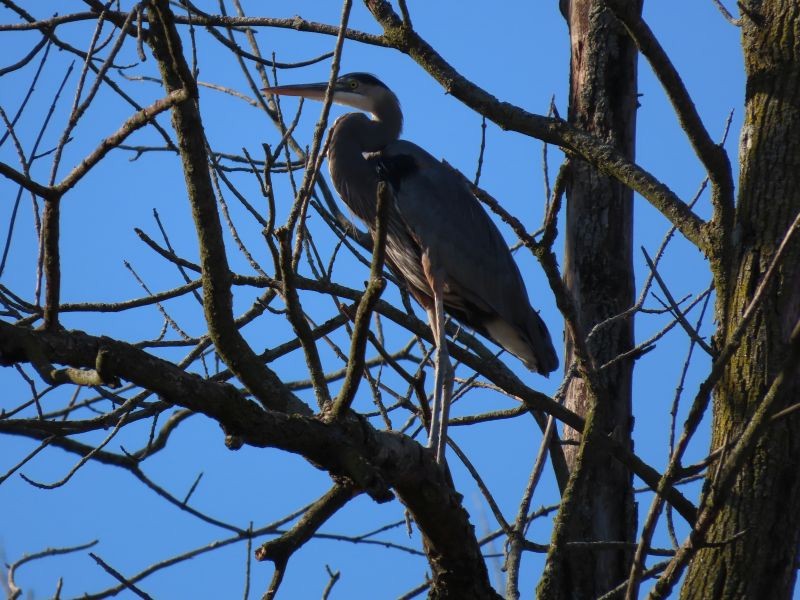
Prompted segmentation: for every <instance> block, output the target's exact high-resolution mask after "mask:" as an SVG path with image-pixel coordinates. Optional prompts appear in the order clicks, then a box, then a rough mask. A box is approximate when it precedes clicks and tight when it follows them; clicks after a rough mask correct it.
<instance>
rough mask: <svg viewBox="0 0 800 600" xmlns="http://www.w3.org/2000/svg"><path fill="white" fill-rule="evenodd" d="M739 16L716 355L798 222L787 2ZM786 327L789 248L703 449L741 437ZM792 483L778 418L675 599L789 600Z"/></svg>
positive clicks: (798, 287)
mask: <svg viewBox="0 0 800 600" xmlns="http://www.w3.org/2000/svg"><path fill="white" fill-rule="evenodd" d="M742 6H743V11H745V12H744V14H743V15H742V44H743V49H744V57H745V66H746V73H747V92H746V99H745V102H746V107H745V122H744V127H743V129H742V137H741V145H740V154H741V156H740V162H741V171H740V185H739V198H738V206H737V214H736V227H735V229H734V235H733V239H734V240H735V244H736V247H735V248H734V249H733V250H732V260H731V265H732V267H731V270H730V272H728V273H724V272H723V273H719V274H718V277H727V278H728V281H723V282H720V284H721V285H718V286H717V289H718V290H730V292H729V293H728V294H727V297H719V298H718V299H717V303H718V304H717V318H718V321H719V322H720V323H721V325H720V330H719V333H718V334H717V338H718V339H717V344H718V346H719V347H722V346H723V345H724V344H725V342H726V341H727V340H728V339H729V336H730V334H731V333H732V331H733V330H734V328H735V327H736V324H737V322H738V320H739V318H740V317H741V315H742V312H743V311H744V309H745V307H746V306H747V305H748V303H749V302H750V300H751V299H752V297H753V292H754V290H755V288H756V286H757V285H758V283H759V281H760V280H761V278H762V277H763V275H764V272H765V271H766V269H767V267H768V265H769V264H770V261H771V260H772V257H773V255H774V254H775V251H776V249H777V247H778V245H779V244H780V242H781V240H782V239H783V238H784V235H785V233H786V230H787V229H788V227H789V225H790V224H791V223H792V221H793V220H794V218H795V216H796V215H797V213H798V212H800V10H798V5H797V0H763V1H755V0H749V1H746V2H744V4H743V5H742ZM725 283H729V285H725ZM798 318H800V243H798V242H797V241H796V240H795V241H794V242H793V243H792V244H791V246H790V247H789V251H788V254H787V255H786V257H785V258H784V260H783V261H782V266H781V267H780V272H779V274H778V276H777V278H776V284H775V285H774V286H773V287H772V289H771V290H769V292H768V293H767V295H766V298H765V299H764V301H763V303H762V308H761V310H760V312H759V314H757V315H756V316H755V318H754V319H753V320H752V322H751V325H750V327H749V329H748V331H747V333H746V334H745V337H744V341H743V343H742V345H741V347H740V348H739V350H738V351H737V352H736V354H735V356H734V357H733V358H732V360H731V362H730V364H729V366H728V368H727V371H726V373H725V376H724V378H723V380H722V381H721V382H720V385H719V386H718V388H717V391H716V395H715V398H714V409H713V411H714V412H713V425H712V427H713V432H712V448H718V447H720V446H722V445H723V444H724V443H725V441H726V440H727V441H728V442H732V441H735V440H736V439H737V436H739V435H740V434H741V432H742V430H743V429H744V427H745V426H746V424H747V423H748V420H749V419H750V417H751V416H752V415H753V413H754V411H755V409H756V408H757V407H758V405H759V403H760V402H761V400H762V398H763V396H764V393H765V391H766V390H767V388H768V387H769V385H770V383H771V382H772V380H773V378H774V377H775V375H776V373H777V371H778V369H779V367H780V365H781V362H782V361H783V360H784V359H785V358H786V356H787V350H788V347H787V341H788V339H789V335H790V333H791V331H792V328H793V327H794V325H795V323H796V322H797V321H798ZM796 373H797V372H796ZM787 387H788V389H787V391H786V393H785V394H784V395H783V397H782V398H780V399H779V406H778V407H777V409H778V410H780V409H781V408H782V407H784V406H786V405H787V404H790V403H794V402H797V399H798V397H800V373H797V374H796V375H795V377H794V380H793V381H791V382H790V383H789V385H788V386H787ZM796 414H797V413H795V415H796ZM712 471H713V469H712ZM798 472H800V419H798V417H797V416H789V417H786V418H783V419H781V420H779V421H777V422H775V423H773V424H772V425H770V428H769V429H768V431H767V433H766V435H765V436H764V437H763V438H762V439H761V440H760V442H759V444H758V445H757V446H756V449H755V451H754V452H753V453H752V454H751V455H750V458H749V460H748V461H747V462H746V463H745V465H744V467H743V469H742V472H741V473H740V474H739V477H738V479H737V481H736V484H735V486H734V488H733V490H732V492H731V493H730V495H729V496H728V498H727V499H726V502H725V504H724V506H723V507H722V509H721V511H720V514H719V516H718V517H717V520H716V521H715V523H714V525H712V527H711V529H710V531H709V533H708V535H707V536H706V539H707V540H709V541H716V542H721V541H724V540H727V539H730V538H731V537H733V536H734V535H736V534H741V537H738V538H737V539H736V540H735V541H734V542H732V543H729V544H725V545H723V546H722V547H718V548H713V549H711V548H709V549H705V550H701V551H700V552H699V553H698V554H697V556H696V558H695V560H694V561H693V562H692V564H691V566H690V568H689V571H688V574H687V578H686V582H685V584H684V586H683V589H682V593H681V597H682V598H702V599H704V600H705V599H708V598H770V599H771V600H775V599H780V598H787V599H788V598H792V595H793V589H794V582H795V573H796V568H797V558H798V557H797V546H798V541H800V538H799V536H798V532H800V510H798V506H800V477H798Z"/></svg>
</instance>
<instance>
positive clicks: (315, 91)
mask: <svg viewBox="0 0 800 600" xmlns="http://www.w3.org/2000/svg"><path fill="white" fill-rule="evenodd" d="M327 89H328V84H327V83H301V84H297V85H277V86H275V87H267V88H262V90H261V91H262V92H264V93H265V94H271V95H274V96H302V97H303V98H310V99H312V100H324V99H325V90H327Z"/></svg>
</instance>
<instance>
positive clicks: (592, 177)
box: [562, 0, 641, 598]
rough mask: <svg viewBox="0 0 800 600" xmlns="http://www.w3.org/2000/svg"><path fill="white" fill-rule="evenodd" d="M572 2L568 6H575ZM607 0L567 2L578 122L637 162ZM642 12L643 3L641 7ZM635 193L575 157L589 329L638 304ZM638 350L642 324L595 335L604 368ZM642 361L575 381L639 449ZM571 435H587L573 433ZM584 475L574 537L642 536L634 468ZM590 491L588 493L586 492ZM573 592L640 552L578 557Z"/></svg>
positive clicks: (583, 405)
mask: <svg viewBox="0 0 800 600" xmlns="http://www.w3.org/2000/svg"><path fill="white" fill-rule="evenodd" d="M565 4H566V6H565ZM602 6H603V2H600V1H598V0H572V1H571V2H568V3H562V8H564V9H566V10H565V17H566V18H567V21H568V23H569V30H570V43H571V64H570V105H569V121H570V123H571V124H573V125H575V126H577V127H579V128H581V129H583V130H585V131H587V132H589V133H591V134H593V135H595V136H597V137H598V138H600V139H602V140H604V141H606V142H607V143H609V144H611V145H613V146H614V147H615V148H616V149H617V150H619V151H620V152H621V153H623V154H624V155H625V156H626V157H627V158H629V159H630V160H631V161H632V160H633V157H634V144H635V139H634V138H635V124H636V107H637V96H636V94H637V86H636V71H637V69H636V63H637V51H636V48H635V46H634V44H633V42H632V41H631V40H630V38H629V37H628V35H627V34H626V32H625V30H624V28H623V27H622V26H621V25H620V24H619V23H618V22H617V21H616V20H615V19H614V17H613V16H611V14H610V13H609V12H608V11H607V10H606V9H604V8H602ZM638 10H641V3H639V5H638ZM632 240H633V194H632V192H631V191H630V189H628V188H626V187H625V186H624V185H622V184H621V183H620V182H619V181H617V180H616V179H613V178H611V177H609V176H607V175H604V174H601V173H600V172H599V171H598V170H597V169H595V168H594V167H593V166H591V165H589V164H588V163H586V162H584V161H580V160H576V161H573V163H572V165H571V173H570V177H569V178H568V183H567V227H566V252H565V260H564V278H565V282H566V284H567V286H568V288H569V289H570V291H571V292H572V295H573V298H574V300H575V303H576V306H577V308H578V319H579V326H580V330H581V331H582V332H583V333H584V334H587V333H588V332H589V331H591V330H592V328H593V327H594V326H595V325H597V324H598V323H601V322H603V321H605V320H607V319H609V318H610V317H612V316H614V315H617V314H619V313H621V312H623V311H624V310H626V309H627V308H629V307H630V306H631V305H632V304H633V302H634V278H633V264H632ZM632 347H633V321H632V319H626V320H620V321H617V322H616V323H614V324H612V325H610V326H606V327H604V328H602V329H600V330H598V332H597V333H596V334H595V335H594V336H593V338H592V340H591V343H590V344H589V350H590V352H591V354H592V356H593V357H594V360H595V364H596V366H599V365H602V364H604V363H605V362H607V361H609V360H611V359H612V358H614V357H615V356H617V355H618V354H620V353H622V352H625V351H627V350H630V349H631V348H632ZM566 354H567V358H566V360H565V364H567V365H568V364H570V362H571V361H572V360H573V357H574V348H573V340H571V339H570V338H569V337H568V338H567V340H566ZM632 370H633V363H632V361H621V362H619V363H617V364H616V365H615V366H613V367H611V368H609V369H606V370H604V371H602V372H600V373H599V375H598V382H599V384H600V389H599V390H598V391H599V397H597V398H595V397H593V396H592V394H591V393H590V391H589V389H588V387H587V386H586V384H585V381H583V380H582V379H575V380H574V381H573V382H572V384H571V386H570V388H569V391H568V394H567V398H566V404H567V406H568V407H569V408H571V409H572V410H573V411H575V412H577V413H578V414H581V415H586V414H588V412H589V411H590V410H591V408H592V406H593V405H596V407H595V410H596V415H595V419H596V426H597V428H598V430H599V433H600V434H601V435H604V436H611V437H614V438H615V439H616V440H617V441H618V442H620V443H622V444H624V445H626V446H627V447H631V441H630V440H631V437H630V436H631V428H632V420H631V374H632ZM564 437H565V439H571V440H578V439H579V438H580V435H579V434H578V432H576V431H575V430H573V429H571V428H569V427H567V428H566V429H565V432H564ZM565 453H566V456H567V461H568V463H569V464H570V465H571V467H572V468H576V466H577V464H578V461H579V460H581V459H579V457H578V453H579V446H577V445H574V446H567V447H566V449H565ZM582 463H583V466H582V467H581V468H583V469H586V470H587V472H586V473H584V474H583V477H585V478H586V479H587V480H588V481H591V482H592V485H591V486H590V487H591V493H590V494H589V495H588V496H587V497H586V498H585V499H584V500H582V501H581V502H580V510H579V511H578V512H579V513H580V515H582V516H580V515H579V516H577V517H576V518H575V519H573V525H572V527H571V530H572V531H571V534H570V536H569V537H570V538H571V539H573V540H576V541H577V540H584V541H599V540H609V541H621V540H633V538H634V535H635V532H636V515H635V506H634V502H633V495H632V479H631V473H630V471H629V470H628V469H627V468H625V467H624V466H623V465H621V464H619V463H617V462H614V461H607V460H603V459H602V458H601V457H595V458H591V457H583V458H582ZM585 489H587V488H585ZM566 560H567V561H568V562H569V564H570V565H569V568H568V569H567V570H565V571H564V576H565V577H564V585H565V586H567V587H566V588H565V589H571V590H572V592H573V593H574V594H577V597H582V598H589V597H597V596H599V595H602V594H603V593H604V592H606V591H608V590H609V589H610V588H612V587H613V586H614V585H616V584H617V583H619V582H620V581H621V580H622V579H623V578H624V577H625V576H626V575H627V572H628V569H629V565H630V560H631V554H630V553H629V552H627V551H621V550H603V551H593V552H588V551H586V552H583V551H582V552H573V551H571V552H569V553H568V554H567V555H566Z"/></svg>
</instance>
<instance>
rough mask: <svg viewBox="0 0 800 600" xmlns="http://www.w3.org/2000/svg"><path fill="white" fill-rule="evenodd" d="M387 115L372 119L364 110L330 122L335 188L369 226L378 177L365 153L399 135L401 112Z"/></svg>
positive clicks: (380, 146)
mask: <svg viewBox="0 0 800 600" xmlns="http://www.w3.org/2000/svg"><path fill="white" fill-rule="evenodd" d="M398 114H399V112H398ZM379 116H382V115H379ZM388 117H389V118H384V119H380V118H376V119H374V120H373V119H370V118H369V117H367V115H365V114H363V113H349V114H346V115H343V116H341V117H339V118H338V119H337V120H336V122H335V123H334V125H333V128H332V131H331V140H330V146H329V147H328V167H329V168H330V172H331V179H333V185H334V187H335V188H336V191H337V192H339V195H340V196H341V197H342V200H344V202H345V204H347V206H349V207H350V209H351V210H352V211H353V212H354V213H355V215H356V216H357V217H359V218H360V219H361V220H363V221H364V222H366V223H367V224H368V225H369V226H372V225H373V222H374V220H375V202H376V198H375V193H376V188H377V183H378V177H377V174H376V173H375V170H374V168H373V167H372V166H371V165H370V164H369V162H368V161H367V159H366V158H365V157H364V154H365V153H371V152H380V151H381V150H383V149H384V148H385V147H386V146H387V145H388V144H390V143H391V142H393V141H395V140H396V139H397V138H398V136H399V135H400V129H401V127H402V116H400V117H399V118H391V117H392V115H388Z"/></svg>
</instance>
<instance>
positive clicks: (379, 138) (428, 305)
mask: <svg viewBox="0 0 800 600" xmlns="http://www.w3.org/2000/svg"><path fill="white" fill-rule="evenodd" d="M327 87H328V84H327V83H312V84H301V85H283V86H277V87H270V88H266V89H265V90H264V92H266V93H269V94H281V95H285V96H302V97H304V98H312V99H315V100H322V99H323V98H324V97H325V91H326V89H327ZM333 102H335V103H336V104H343V105H345V106H352V107H353V108H357V109H359V110H362V111H364V112H366V113H369V114H370V115H372V119H370V118H368V117H367V116H366V115H365V114H363V113H348V114H345V115H343V116H341V117H339V118H338V119H337V120H336V121H335V122H334V124H333V127H332V128H331V134H330V146H329V148H328V167H329V169H330V173H331V177H332V179H333V184H334V186H335V187H336V190H337V191H338V192H339V195H340V196H341V197H342V200H344V202H345V204H347V206H348V207H349V208H350V210H352V211H353V213H355V215H356V216H357V217H359V218H360V219H361V220H362V221H364V223H366V225H367V227H368V228H369V229H370V232H371V233H373V234H374V232H375V225H376V223H375V221H376V204H377V187H378V181H379V180H384V181H386V182H388V183H389V185H390V189H391V191H392V193H393V198H394V203H393V204H392V205H391V206H390V207H389V212H388V228H387V232H388V233H387V238H386V261H387V263H388V265H389V267H390V268H391V269H392V271H393V272H394V273H395V274H397V275H398V276H399V277H400V278H402V280H403V281H404V282H405V284H406V286H407V288H408V291H409V292H411V294H412V295H413V296H414V298H416V300H417V301H418V302H419V303H420V304H421V305H422V306H423V307H424V308H425V311H426V312H427V313H428V320H429V321H430V325H431V330H432V332H433V337H434V341H435V343H436V347H437V354H436V367H435V378H434V379H435V389H434V395H433V407H432V411H431V413H432V417H431V426H430V437H429V446H430V447H431V448H433V449H434V451H435V452H436V459H437V461H439V462H442V460H443V457H444V446H445V442H446V439H447V437H446V428H447V416H448V411H449V402H450V396H451V394H452V385H453V371H452V366H451V365H450V360H449V355H448V351H447V340H446V337H445V331H444V313H445V312H447V313H449V314H450V315H452V316H453V317H455V318H456V319H458V320H459V321H460V322H461V323H463V324H464V325H467V326H468V327H471V328H472V329H474V330H476V331H478V332H479V333H481V334H483V335H485V336H486V337H488V338H489V339H491V340H493V341H494V342H496V343H497V344H498V345H500V346H502V347H503V348H505V349H506V350H508V351H509V352H511V354H513V355H515V356H517V357H518V358H519V359H521V360H522V362H523V363H525V366H527V367H528V368H529V369H531V370H533V371H537V372H538V373H541V374H543V375H547V374H548V373H550V372H551V371H553V370H555V369H556V368H557V367H558V357H557V356H556V352H555V350H554V349H553V343H552V341H551V340H550V334H549V333H548V331H547V327H546V326H545V324H544V322H543V321H542V319H541V318H540V317H539V315H538V314H537V313H536V311H535V310H533V308H531V305H530V302H529V301H528V294H527V291H526V290H525V284H524V283H523V281H522V277H521V275H520V272H519V269H518V268H517V265H516V263H515V262H514V259H513V258H512V257H511V253H510V252H509V250H508V246H507V245H506V243H505V242H504V241H503V238H502V236H501V235H500V232H499V231H498V230H497V227H496V226H495V225H494V223H493V222H492V220H491V219H490V218H489V216H488V215H487V214H486V212H485V211H484V210H483V208H482V207H481V205H480V204H479V203H478V200H477V199H476V198H475V196H474V195H473V194H472V192H471V191H470V190H469V188H468V187H467V186H466V185H465V184H464V183H463V182H462V180H461V179H460V178H459V177H458V176H457V175H456V174H455V173H454V172H453V171H451V170H450V169H449V168H448V167H446V166H445V165H443V164H442V163H441V162H440V161H438V160H436V159H435V158H434V157H433V156H431V155H430V154H428V153H427V152H426V151H425V150H423V149H422V148H420V147H419V146H417V145H416V144H412V143H411V142H407V141H405V140H400V139H398V138H399V136H400V131H401V129H402V127H403V113H402V111H401V110H400V103H399V102H398V100H397V96H395V95H394V93H393V92H392V91H391V90H390V89H389V88H388V87H386V86H385V85H384V84H383V83H382V82H381V81H380V80H378V79H377V78H376V77H374V76H372V75H369V74H367V73H351V74H349V75H343V76H341V77H339V78H338V79H337V80H336V82H335V85H334V89H333Z"/></svg>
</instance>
